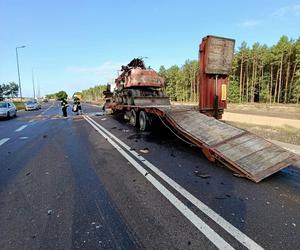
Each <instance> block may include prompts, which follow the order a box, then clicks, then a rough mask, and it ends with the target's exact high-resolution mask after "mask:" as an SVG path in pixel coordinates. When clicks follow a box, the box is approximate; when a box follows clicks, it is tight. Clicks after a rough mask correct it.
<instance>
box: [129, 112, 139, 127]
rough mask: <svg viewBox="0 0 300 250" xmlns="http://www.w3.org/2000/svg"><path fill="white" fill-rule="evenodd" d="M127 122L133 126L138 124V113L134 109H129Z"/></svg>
mask: <svg viewBox="0 0 300 250" xmlns="http://www.w3.org/2000/svg"><path fill="white" fill-rule="evenodd" d="M129 123H130V124H131V125H132V126H134V127H137V126H138V124H139V121H138V115H137V113H136V111H135V110H134V109H132V110H131V114H130V119H129Z"/></svg>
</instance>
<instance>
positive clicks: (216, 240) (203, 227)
mask: <svg viewBox="0 0 300 250" xmlns="http://www.w3.org/2000/svg"><path fill="white" fill-rule="evenodd" d="M83 117H84V119H85V120H86V121H87V122H88V123H89V124H91V125H92V127H93V128H95V129H96V130H97V131H98V132H99V133H100V134H101V135H102V136H103V137H104V138H105V139H106V140H107V141H108V142H109V143H110V144H111V145H112V146H113V147H114V148H115V149H117V150H118V151H119V153H120V154H122V155H123V156H124V157H125V158H126V159H127V160H128V161H129V162H130V163H131V164H132V165H133V166H134V167H135V168H136V169H137V170H138V171H139V172H140V173H141V174H142V175H143V176H144V177H145V178H146V179H147V180H148V181H149V182H150V183H151V184H152V185H153V186H154V187H155V188H156V189H157V190H158V191H160V193H161V194H162V195H163V196H165V198H167V199H168V200H169V201H170V202H171V203H172V204H173V205H174V206H175V207H176V208H177V209H178V210H179V211H180V212H181V213H182V214H183V215H184V216H185V217H186V218H187V219H188V220H189V221H190V222H191V223H192V224H194V226H195V227H196V228H197V229H198V230H199V231H200V232H202V233H203V234H204V235H205V236H206V237H207V238H208V239H209V240H210V241H211V242H212V243H213V244H214V245H215V246H216V247H217V248H219V249H234V248H233V247H232V246H230V245H229V244H228V243H227V242H226V241H225V240H224V239H223V238H222V237H221V236H220V235H219V234H217V233H216V232H215V231H214V230H213V229H212V228H211V227H209V226H208V225H207V224H206V223H205V222H204V221H202V220H201V219H200V218H199V217H198V216H197V215H196V214H195V213H194V212H192V211H191V210H190V209H189V208H188V207H187V206H186V205H184V204H183V203H182V202H181V201H180V200H179V199H178V198H176V196H175V195H173V194H172V193H171V192H170V191H169V190H168V189H167V188H165V187H164V186H163V185H162V184H161V183H160V182H159V181H158V180H157V179H156V178H155V177H153V176H152V175H151V174H150V173H148V172H147V170H146V169H144V168H143V167H142V166H141V165H140V164H139V163H138V162H137V161H135V160H134V159H133V158H132V157H131V156H130V155H129V154H127V153H126V152H125V150H124V149H123V148H121V147H120V146H119V145H118V144H117V143H116V142H114V141H113V140H112V139H111V138H110V137H109V136H108V135H106V134H105V133H104V132H103V131H102V130H101V129H100V128H98V127H97V126H96V125H95V124H94V123H93V122H92V121H90V120H89V119H88V118H87V117H86V116H83Z"/></svg>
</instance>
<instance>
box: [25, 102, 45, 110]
mask: <svg viewBox="0 0 300 250" xmlns="http://www.w3.org/2000/svg"><path fill="white" fill-rule="evenodd" d="M41 108H42V107H41V104H40V103H39V102H38V101H37V100H36V99H32V100H29V101H27V102H25V111H28V110H38V109H41Z"/></svg>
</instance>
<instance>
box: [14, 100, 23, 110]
mask: <svg viewBox="0 0 300 250" xmlns="http://www.w3.org/2000/svg"><path fill="white" fill-rule="evenodd" d="M14 104H15V105H16V108H17V110H20V109H25V105H24V102H16V101H15V102H14Z"/></svg>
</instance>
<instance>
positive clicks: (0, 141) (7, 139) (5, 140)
mask: <svg viewBox="0 0 300 250" xmlns="http://www.w3.org/2000/svg"><path fill="white" fill-rule="evenodd" d="M9 140H10V138H3V139H1V140H0V146H2V145H3V144H4V143H5V142H7V141H9Z"/></svg>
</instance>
